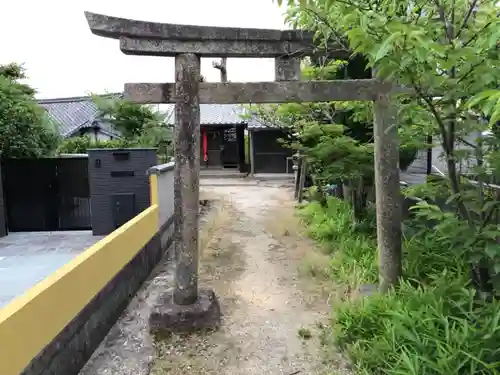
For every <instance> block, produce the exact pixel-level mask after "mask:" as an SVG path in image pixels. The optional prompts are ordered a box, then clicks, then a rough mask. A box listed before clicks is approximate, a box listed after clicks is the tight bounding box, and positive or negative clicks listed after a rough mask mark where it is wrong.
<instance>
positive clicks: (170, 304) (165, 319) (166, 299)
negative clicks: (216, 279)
mask: <svg viewBox="0 0 500 375" xmlns="http://www.w3.org/2000/svg"><path fill="white" fill-rule="evenodd" d="M173 292H174V290H173V289H171V290H168V291H167V292H165V293H164V294H162V295H160V296H159V298H158V300H157V302H156V303H155V305H154V307H153V310H152V312H151V314H150V316H149V327H150V331H151V332H152V333H153V334H160V335H161V334H169V333H192V332H196V331H200V330H206V329H217V328H219V326H220V322H221V317H222V313H221V309H220V304H219V301H218V299H217V297H216V296H215V293H214V291H213V290H211V289H201V288H200V289H199V290H198V300H197V301H196V302H195V303H193V304H191V305H176V304H175V303H174V299H173Z"/></svg>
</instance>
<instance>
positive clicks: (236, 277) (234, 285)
mask: <svg viewBox="0 0 500 375" xmlns="http://www.w3.org/2000/svg"><path fill="white" fill-rule="evenodd" d="M202 189H203V191H204V192H205V193H207V194H211V193H213V194H216V195H219V196H222V197H223V199H224V200H225V202H226V203H225V209H224V210H223V213H222V214H221V218H219V222H218V223H217V227H216V229H215V230H214V233H213V237H212V239H211V241H210V243H209V245H208V247H207V249H206V250H205V251H204V254H203V261H202V270H201V282H202V283H203V284H204V285H208V286H211V287H213V288H214V290H215V291H216V293H217V295H218V297H219V298H220V302H221V305H222V310H223V313H224V318H223V323H222V328H221V329H220V330H219V331H217V332H213V333H204V334H197V335H190V336H182V337H181V336H175V337H170V338H167V339H166V340H164V341H159V342H157V344H156V346H157V353H158V358H157V360H156V361H155V365H154V368H153V371H152V374H154V375H160V374H161V375H163V374H185V373H189V374H208V375H209V374H217V375H225V374H227V375H229V374H231V375H238V374H248V375H250V374H255V375H267V374H286V375H292V374H301V375H302V374H308V375H309V374H311V375H314V374H324V373H332V372H327V369H326V368H324V365H323V364H322V363H321V362H322V361H321V354H320V352H319V347H320V346H319V335H318V334H317V333H318V329H317V326H318V325H320V322H322V321H325V319H327V315H328V313H329V308H328V306H327V305H326V304H325V301H324V298H321V297H320V296H319V295H318V294H319V293H317V294H315V293H311V290H312V289H307V280H303V279H302V278H300V277H299V275H298V266H299V263H300V260H301V258H302V257H303V255H304V254H305V253H306V252H307V251H308V250H311V248H312V246H313V244H312V243H311V242H310V241H309V240H308V239H307V238H303V237H302V236H300V235H299V234H296V233H295V231H293V230H290V229H289V228H288V225H287V220H288V219H287V218H290V217H293V200H292V199H291V194H292V193H291V191H290V190H289V189H287V188H285V187H282V186H279V185H278V183H276V184H267V185H265V184H248V185H241V186H237V185H232V186H204V187H203V188H202Z"/></svg>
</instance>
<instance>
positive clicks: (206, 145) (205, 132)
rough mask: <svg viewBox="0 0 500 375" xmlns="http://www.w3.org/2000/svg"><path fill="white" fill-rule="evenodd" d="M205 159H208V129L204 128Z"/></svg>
mask: <svg viewBox="0 0 500 375" xmlns="http://www.w3.org/2000/svg"><path fill="white" fill-rule="evenodd" d="M203 161H205V162H206V161H208V139H207V131H206V130H203Z"/></svg>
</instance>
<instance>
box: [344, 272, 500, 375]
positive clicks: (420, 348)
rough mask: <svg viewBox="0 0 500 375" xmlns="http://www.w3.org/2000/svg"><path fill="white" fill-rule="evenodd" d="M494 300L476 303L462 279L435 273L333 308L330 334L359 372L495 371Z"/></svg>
mask: <svg viewBox="0 0 500 375" xmlns="http://www.w3.org/2000/svg"><path fill="white" fill-rule="evenodd" d="M499 318H500V303H498V302H496V301H495V302H492V303H487V302H484V301H483V302H481V303H478V301H477V299H476V295H475V293H474V291H473V289H468V288H464V280H463V279H457V278H455V277H452V278H447V277H443V276H440V277H437V278H436V279H435V281H434V282H432V283H431V284H429V285H419V286H417V287H415V286H414V285H412V283H409V282H402V283H401V285H400V287H399V288H398V290H397V291H391V292H389V294H387V295H375V296H373V297H370V298H364V299H360V300H357V301H355V302H352V301H351V302H349V303H341V304H340V305H339V307H338V308H337V310H336V323H335V326H334V334H335V336H336V338H337V342H338V344H340V345H341V347H343V348H345V349H346V350H347V352H348V353H349V354H350V356H351V358H353V360H354V361H355V364H356V366H357V367H358V369H359V370H360V371H361V373H364V374H377V375H381V374H388V375H389V374H391V375H392V374H401V375H403V374H408V375H409V374H419V375H420V374H425V375H448V374H457V375H473V374H485V375H486V374H498V373H499V370H500V362H499V360H500V351H499V349H498V346H497V344H496V342H497V340H499V339H500V330H499V329H498V320H499Z"/></svg>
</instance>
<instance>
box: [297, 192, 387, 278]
mask: <svg viewBox="0 0 500 375" xmlns="http://www.w3.org/2000/svg"><path fill="white" fill-rule="evenodd" d="M299 214H300V216H301V217H302V218H303V219H304V221H305V223H307V226H308V229H309V235H310V236H311V238H313V239H315V240H316V241H318V242H319V243H321V244H322V245H323V247H324V248H325V250H326V251H327V252H328V254H329V255H330V256H331V261H330V264H329V270H330V275H331V277H332V278H334V279H337V280H342V281H343V282H346V283H347V284H348V285H349V286H351V287H356V286H357V285H359V283H373V282H375V281H376V279H377V269H376V265H375V258H376V244H375V241H374V240H373V238H371V237H370V236H369V233H370V232H371V231H372V230H371V228H370V222H369V221H368V220H366V221H365V222H364V223H363V224H364V225H359V226H356V227H354V226H353V225H352V212H351V208H350V207H349V204H348V203H346V202H343V201H340V200H338V199H336V198H329V199H328V200H327V204H326V205H325V206H322V205H320V204H319V203H318V202H311V203H309V204H308V205H306V206H304V207H302V208H301V209H300V211H299ZM367 227H368V229H366V228H367Z"/></svg>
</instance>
